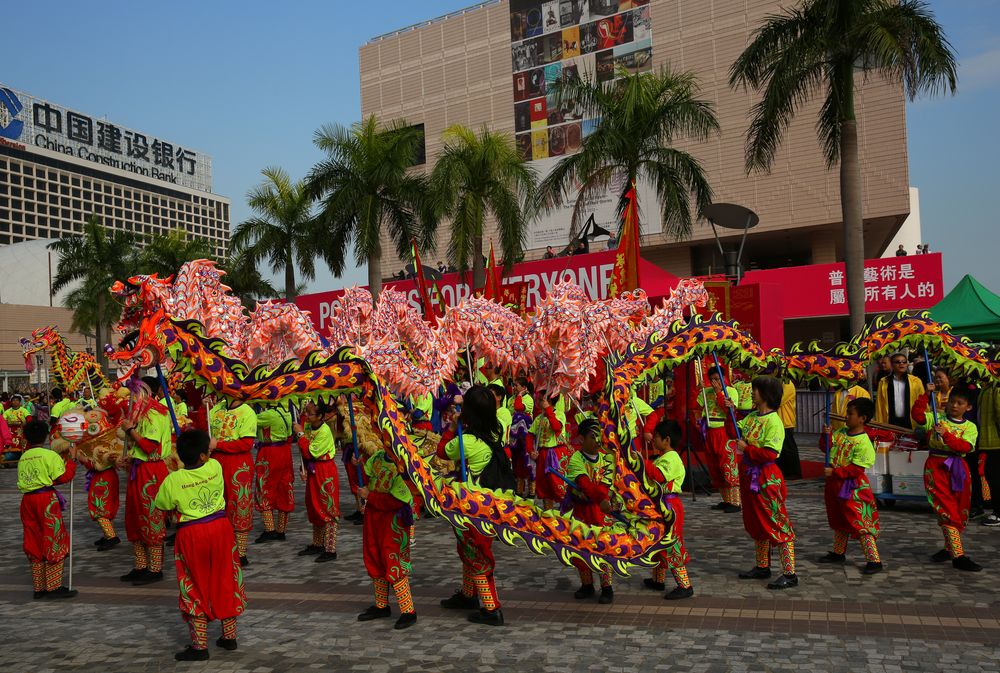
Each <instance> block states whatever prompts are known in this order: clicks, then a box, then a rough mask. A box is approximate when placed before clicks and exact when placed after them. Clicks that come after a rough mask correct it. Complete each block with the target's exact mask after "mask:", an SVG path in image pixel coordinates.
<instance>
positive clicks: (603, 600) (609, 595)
mask: <svg viewBox="0 0 1000 673" xmlns="http://www.w3.org/2000/svg"><path fill="white" fill-rule="evenodd" d="M597 602H598V603H600V604H601V605H610V604H611V603H614V602H615V590H614V588H613V587H601V597H600V598H598V599H597Z"/></svg>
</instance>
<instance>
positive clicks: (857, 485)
mask: <svg viewBox="0 0 1000 673" xmlns="http://www.w3.org/2000/svg"><path fill="white" fill-rule="evenodd" d="M874 417H875V403H874V402H872V401H871V400H870V399H867V398H857V399H853V400H851V401H850V402H848V403H847V408H846V419H847V420H846V421H845V423H846V425H845V427H843V428H840V429H839V430H837V431H836V432H834V433H833V442H832V444H833V447H832V449H831V450H830V461H829V462H830V466H829V467H827V468H826V469H825V470H824V473H825V474H826V486H825V489H824V493H823V497H824V500H826V519H827V521H829V522H830V528H832V529H833V551H831V552H829V553H827V555H826V556H823V557H820V559H819V562H820V563H844V561H845V560H846V553H845V552H846V551H847V541H848V540H849V539H850V538H854V539H858V538H860V539H861V548H862V549H863V550H864V552H865V558H866V559H867V560H868V563H867V565H865V568H864V570H862V572H863V573H864V574H865V575H874V574H875V573H877V572H881V571H882V560H881V559H880V558H879V555H878V547H877V546H876V545H875V540H876V539H878V533H879V518H878V507H877V506H876V504H875V496H874V495H873V494H872V488H871V485H870V484H869V483H868V477H866V476H865V470H867V469H868V468H869V467H871V466H872V465H874V464H875V447H874V445H872V440H871V439H870V438H869V437H868V433H867V432H866V431H865V424H866V423H868V422H869V421H871V420H872V419H873V418H874ZM824 432H830V428H824Z"/></svg>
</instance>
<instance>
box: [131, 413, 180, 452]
mask: <svg viewBox="0 0 1000 673" xmlns="http://www.w3.org/2000/svg"><path fill="white" fill-rule="evenodd" d="M173 429H174V428H173V424H172V423H171V422H170V414H169V413H167V412H165V411H164V412H161V411H157V410H155V409H150V410H149V413H147V414H146V417H145V418H144V419H142V420H141V421H140V422H139V426H138V427H137V428H136V430H137V431H138V433H139V436H140V437H142V438H143V439H150V440H152V441H154V442H156V443H158V444H159V445H160V451H159V453H157V454H155V455H154V454H152V453H148V454H147V453H146V452H145V451H143V450H142V447H141V446H139V444H138V442H132V449H131V451H129V455H131V456H132V457H133V458H135V459H137V460H141V461H149V460H162V459H163V458H166V457H167V456H169V455H170V452H171V451H172V449H173V447H172V445H171V438H172V436H173Z"/></svg>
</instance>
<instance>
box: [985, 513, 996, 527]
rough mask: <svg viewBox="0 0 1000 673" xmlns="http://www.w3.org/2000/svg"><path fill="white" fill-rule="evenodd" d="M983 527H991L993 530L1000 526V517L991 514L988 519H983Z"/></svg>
mask: <svg viewBox="0 0 1000 673" xmlns="http://www.w3.org/2000/svg"><path fill="white" fill-rule="evenodd" d="M983 525H984V526H989V527H991V528H995V527H997V526H1000V516H997V515H996V514H990V515H989V516H988V517H986V518H985V519H983Z"/></svg>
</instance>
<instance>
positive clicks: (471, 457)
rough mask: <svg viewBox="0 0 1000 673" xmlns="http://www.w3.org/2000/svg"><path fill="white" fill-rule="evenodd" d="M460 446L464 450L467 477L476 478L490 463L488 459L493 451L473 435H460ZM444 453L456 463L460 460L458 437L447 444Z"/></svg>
mask: <svg viewBox="0 0 1000 673" xmlns="http://www.w3.org/2000/svg"><path fill="white" fill-rule="evenodd" d="M462 446H463V447H464V448H465V468H466V470H467V471H468V473H469V476H472V477H478V476H479V473H480V472H482V471H483V469H484V468H485V467H486V465H487V464H488V463H489V462H490V458H492V457H493V450H492V449H491V448H490V445H489V444H487V443H486V442H484V441H483V440H481V439H479V438H478V437H476V436H475V435H469V434H465V435H462ZM444 451H445V454H447V456H448V458H449V459H451V460H454V461H455V462H456V463H457V462H458V461H459V460H460V458H461V452H460V451H459V447H458V437H455V438H454V439H452V440H451V441H450V442H448V443H447V444H446V445H445V447H444Z"/></svg>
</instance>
